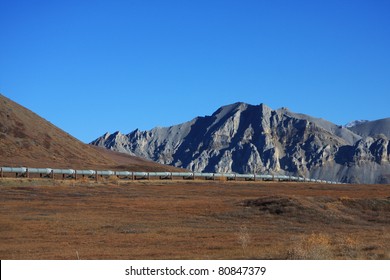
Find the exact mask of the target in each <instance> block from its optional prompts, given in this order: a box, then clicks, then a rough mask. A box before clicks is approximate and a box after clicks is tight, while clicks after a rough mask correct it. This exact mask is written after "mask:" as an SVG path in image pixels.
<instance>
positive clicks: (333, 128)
mask: <svg viewBox="0 0 390 280" xmlns="http://www.w3.org/2000/svg"><path fill="white" fill-rule="evenodd" d="M357 127H359V126H356V127H354V128H357ZM376 128H377V129H378V130H381V131H384V132H386V131H388V128H389V126H388V125H386V124H385V125H384V126H376ZM361 131H366V130H364V129H362V130H361ZM361 131H360V130H359V131H357V132H354V131H353V130H350V129H348V128H346V127H343V126H338V125H335V124H333V123H331V122H328V121H326V120H323V119H319V118H314V117H311V116H308V115H304V114H297V113H293V112H291V111H290V110H288V109H286V108H281V109H278V110H272V109H271V108H269V107H268V106H266V105H264V104H260V105H249V104H245V103H235V104H231V105H228V106H224V107H221V108H219V109H218V110H217V111H216V112H215V113H214V114H212V115H211V116H205V117H197V118H195V119H193V120H191V121H189V122H186V123H183V124H179V125H175V126H171V127H165V128H161V127H157V128H154V129H152V130H150V131H140V130H135V131H133V132H131V133H129V134H126V135H124V134H122V133H120V132H119V131H118V132H115V133H113V134H110V133H106V134H104V135H103V136H101V137H100V138H98V139H96V140H95V141H93V142H92V143H91V144H92V145H96V146H100V147H105V148H107V149H110V150H114V151H119V152H123V153H128V154H131V155H137V156H141V157H144V158H147V159H151V160H154V161H156V162H159V163H164V164H169V165H173V166H176V167H182V168H187V169H191V170H194V171H198V172H201V171H204V172H238V173H252V172H259V173H270V174H275V173H276V174H291V175H303V176H307V177H310V178H319V179H324V180H332V181H342V182H349V183H389V182H390V164H389V160H390V155H389V153H390V147H389V140H388V138H389V137H388V136H386V135H387V134H386V133H383V134H382V135H379V136H377V135H372V134H371V132H372V130H367V131H368V132H369V135H368V136H367V137H366V135H365V134H364V133H360V132H361ZM358 132H359V133H360V134H361V135H359V133H358ZM376 132H377V130H376V129H375V133H376Z"/></svg>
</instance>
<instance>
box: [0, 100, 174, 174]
mask: <svg viewBox="0 0 390 280" xmlns="http://www.w3.org/2000/svg"><path fill="white" fill-rule="evenodd" d="M0 166H19V167H20V166H27V167H51V168H80V169H115V170H116V169H122V170H123V169H125V170H132V171H148V170H151V171H152V170H153V171H156V170H161V171H168V170H172V171H173V170H175V168H173V167H171V166H163V165H160V164H157V163H155V162H152V161H149V160H145V159H141V158H138V157H134V156H130V155H126V154H122V153H117V152H111V151H107V150H106V149H102V148H99V147H94V146H90V145H87V144H84V143H82V142H81V141H79V140H77V139H76V138H74V137H73V136H71V135H69V134H68V133H66V132H64V131H63V130H61V129H59V128H58V127H56V126H54V125H53V124H51V123H50V122H48V121H46V120H45V119H43V118H41V117H40V116H38V115H37V114H35V113H33V112H32V111H30V110H28V109H27V108H25V107H23V106H21V105H19V104H17V103H15V102H13V101H12V100H10V99H8V98H6V97H5V96H3V95H1V94H0Z"/></svg>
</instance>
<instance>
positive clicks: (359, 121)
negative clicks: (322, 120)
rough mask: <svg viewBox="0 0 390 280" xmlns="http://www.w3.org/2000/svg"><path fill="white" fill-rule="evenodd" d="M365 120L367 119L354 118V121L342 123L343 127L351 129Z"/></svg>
mask: <svg viewBox="0 0 390 280" xmlns="http://www.w3.org/2000/svg"><path fill="white" fill-rule="evenodd" d="M365 122H368V120H356V121H352V122H349V123H347V124H346V125H344V127H346V128H349V129H351V128H352V127H354V126H357V125H359V124H362V123H365Z"/></svg>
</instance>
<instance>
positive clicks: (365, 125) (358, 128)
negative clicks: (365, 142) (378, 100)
mask: <svg viewBox="0 0 390 280" xmlns="http://www.w3.org/2000/svg"><path fill="white" fill-rule="evenodd" d="M349 129H350V130H351V131H353V132H354V133H356V134H357V135H360V136H361V137H369V136H371V137H378V136H380V135H381V134H382V135H384V136H386V137H387V138H388V139H389V138H390V118H386V119H380V120H376V121H365V122H359V123H356V124H355V125H354V126H352V127H350V128H349Z"/></svg>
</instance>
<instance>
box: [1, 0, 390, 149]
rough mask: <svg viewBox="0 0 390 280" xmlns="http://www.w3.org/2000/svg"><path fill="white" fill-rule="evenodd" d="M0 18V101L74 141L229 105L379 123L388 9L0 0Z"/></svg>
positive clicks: (387, 62)
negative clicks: (38, 117) (10, 101)
mask: <svg viewBox="0 0 390 280" xmlns="http://www.w3.org/2000/svg"><path fill="white" fill-rule="evenodd" d="M0 13H1V14H0V40H1V41H0V92H1V93H3V94H4V95H5V96H7V97H9V98H11V99H13V100H14V101H16V102H18V103H20V104H22V105H23V106H25V107H28V108H29V109H31V110H33V111H34V112H36V113H37V114H39V115H41V116H42V117H44V118H46V119H47V120H49V121H50V122H52V123H54V124H55V125H57V126H59V127H60V128H62V129H64V130H65V131H67V132H69V133H71V134H72V135H74V136H75V137H77V138H79V139H80V140H82V141H84V142H90V141H92V140H94V139H95V138H97V137H99V136H101V135H102V134H103V133H105V132H107V131H109V132H114V131H117V130H120V131H122V132H123V133H128V132H130V131H132V130H134V129H136V128H140V129H142V130H145V129H151V128H153V127H155V126H169V125H174V124H178V123H181V122H184V121H188V120H191V119H192V118H194V117H196V116H198V115H200V116H204V115H211V114H212V113H213V112H214V111H215V110H216V109H217V108H219V107H220V106H222V105H227V104H230V103H233V102H237V101H243V102H247V103H251V104H260V103H265V104H267V105H268V106H270V107H271V108H274V109H277V108H279V107H288V108H290V109H291V110H292V111H295V112H299V113H306V114H309V115H313V116H316V117H322V118H325V119H328V120H330V121H332V122H335V123H336V124H345V123H347V122H349V121H351V120H355V119H368V120H374V119H379V118H385V117H390V110H389V108H390V1H388V0H383V1H380V0H365V1H359V0H350V1H343V0H334V1H333V0H316V1H313V0H307V1H297V0H294V1H292V0H286V1H278V0H257V1H255V0H252V1H251V0H248V1H245V0H243V1H238V0H236V1H229V0H225V1H213V0H207V1H203V0H192V1H186V0H178V1H170V0H164V1H161V0H155V1H153V0H128V1H117V0H110V1H80V0H78V1H73V0H67V1H55V0H52V1H49V0H48V1H39V0H37V1H32V0H25V1H20V0H12V1H5V0H3V1H0Z"/></svg>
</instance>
